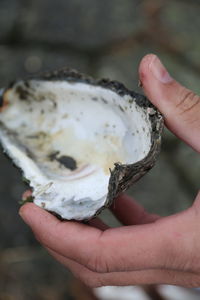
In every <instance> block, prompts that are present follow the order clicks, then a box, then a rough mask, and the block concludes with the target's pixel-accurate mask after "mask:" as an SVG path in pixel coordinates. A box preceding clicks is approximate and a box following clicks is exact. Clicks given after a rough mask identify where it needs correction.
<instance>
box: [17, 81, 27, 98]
mask: <svg viewBox="0 0 200 300" xmlns="http://www.w3.org/2000/svg"><path fill="white" fill-rule="evenodd" d="M16 93H17V94H18V95H19V98H20V99H21V100H27V98H28V97H29V96H30V93H29V91H28V90H26V89H24V88H23V87H22V86H20V85H19V86H18V87H17V88H16Z"/></svg>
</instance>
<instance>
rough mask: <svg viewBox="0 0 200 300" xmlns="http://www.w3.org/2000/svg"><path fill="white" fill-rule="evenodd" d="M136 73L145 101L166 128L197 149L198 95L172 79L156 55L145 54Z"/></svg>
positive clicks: (199, 131) (199, 141)
mask: <svg viewBox="0 0 200 300" xmlns="http://www.w3.org/2000/svg"><path fill="white" fill-rule="evenodd" d="M139 76H140V81H141V83H142V86H143V88H144V92H145V94H146V96H147V97H148V98H149V100H150V101H151V102H152V103H153V104H154V105H155V106H156V107H157V108H158V109H159V110H160V112H161V113H162V114H163V116H164V120H165V123H166V125H167V127H168V128H169V129H170V130H171V131H172V132H173V133H174V134H176V135H177V136H178V137H180V138H181V139H182V140H184V141H185V142H186V143H187V144H189V145H190V146H192V147H193V148H194V149H195V150H196V151H198V152H200V138H199V137H200V97H199V96H197V95H196V94H194V93H193V92H192V91H190V90H188V89H187V88H185V87H183V86H182V85H181V84H179V83H178V82H177V81H175V80H174V79H173V78H172V77H171V76H170V75H169V73H168V72H167V70H166V69H165V67H164V66H163V65H162V63H161V61H160V60H159V59H158V57H157V56H156V55H153V54H149V55H146V56H145V57H144V58H143V59H142V61H141V63H140V66H139Z"/></svg>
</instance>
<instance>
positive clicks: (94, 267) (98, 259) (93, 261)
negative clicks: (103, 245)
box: [87, 253, 109, 273]
mask: <svg viewBox="0 0 200 300" xmlns="http://www.w3.org/2000/svg"><path fill="white" fill-rule="evenodd" d="M87 268H88V269H89V270H91V271H93V272H97V273H107V272H109V269H108V265H107V263H106V260H105V259H104V257H103V255H102V254H101V253H95V254H94V255H92V256H91V257H90V259H89V261H88V263H87Z"/></svg>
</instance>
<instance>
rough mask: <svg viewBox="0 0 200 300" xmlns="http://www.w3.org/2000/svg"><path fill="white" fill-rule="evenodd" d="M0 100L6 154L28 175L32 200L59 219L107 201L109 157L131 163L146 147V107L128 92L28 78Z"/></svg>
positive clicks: (79, 215) (81, 215)
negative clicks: (140, 105)
mask: <svg viewBox="0 0 200 300" xmlns="http://www.w3.org/2000/svg"><path fill="white" fill-rule="evenodd" d="M4 98H5V99H6V101H7V102H8V105H7V107H5V109H4V110H3V112H1V113H0V122H1V124H3V125H0V139H1V142H2V144H3V146H4V148H5V150H6V152H7V153H8V155H9V156H11V158H12V159H13V160H14V162H15V164H16V165H17V166H19V167H20V168H21V169H22V170H23V173H24V176H25V177H26V178H27V179H28V180H29V181H30V185H31V187H32V188H33V196H34V197H35V200H34V202H35V203H36V204H37V205H39V206H41V207H44V208H45V209H47V210H50V211H53V212H55V213H57V214H59V215H60V216H61V217H63V218H65V219H77V220H82V219H87V218H90V217H91V216H93V215H94V214H95V212H96V211H97V210H98V209H99V208H100V207H102V206H103V205H104V203H105V201H106V197H107V192H108V183H109V177H110V171H109V169H113V167H114V163H115V162H121V163H123V164H132V163H134V162H137V161H139V160H141V159H143V158H144V157H145V156H146V155H147V154H148V152H149V150H150V147H151V124H150V121H149V117H148V112H147V111H146V110H144V109H143V108H141V107H139V106H137V105H136V103H135V99H132V98H131V97H130V96H129V95H125V96H119V95H118V94H117V93H115V92H113V91H111V90H108V89H106V88H102V87H100V86H93V85H89V84H86V83H68V82H66V81H53V82H52V81H39V80H31V81H28V83H27V82H18V83H17V84H15V85H14V87H13V88H12V89H9V90H7V91H6V93H5V95H4ZM66 157H67V158H68V159H70V165H69V166H68V164H66Z"/></svg>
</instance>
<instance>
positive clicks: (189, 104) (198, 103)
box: [176, 89, 200, 114]
mask: <svg viewBox="0 0 200 300" xmlns="http://www.w3.org/2000/svg"><path fill="white" fill-rule="evenodd" d="M176 107H177V109H178V110H179V112H180V114H185V113H189V112H193V111H194V110H196V108H197V107H199V108H200V97H199V96H198V95H196V94H195V93H193V92H192V91H190V90H187V89H183V90H182V91H181V93H180V101H179V102H178V104H177V105H176Z"/></svg>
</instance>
